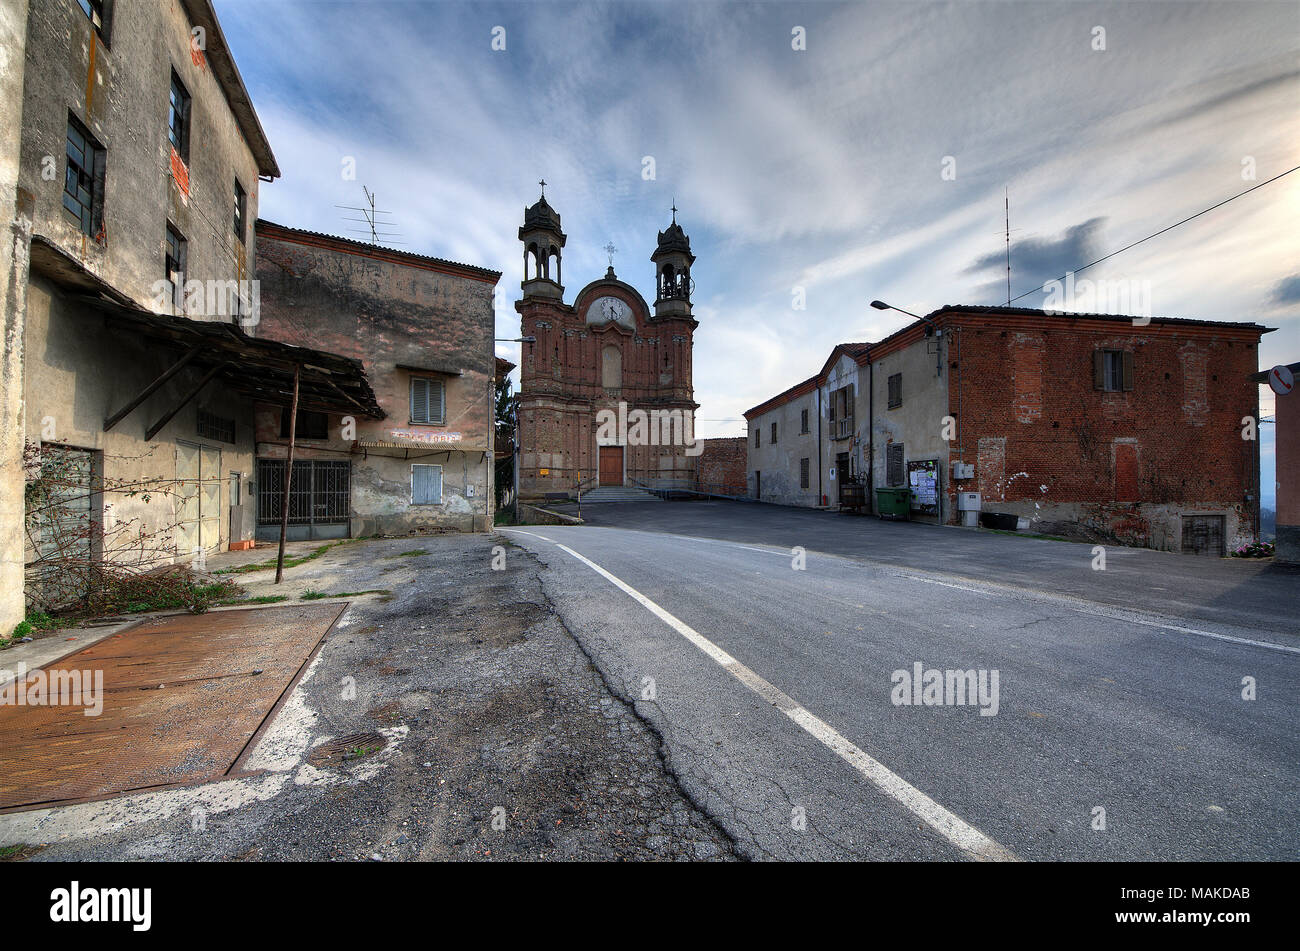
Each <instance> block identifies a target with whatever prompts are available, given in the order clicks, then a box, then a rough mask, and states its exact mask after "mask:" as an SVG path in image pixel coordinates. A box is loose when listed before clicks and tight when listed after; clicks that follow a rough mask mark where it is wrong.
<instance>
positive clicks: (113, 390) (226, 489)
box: [25, 276, 253, 564]
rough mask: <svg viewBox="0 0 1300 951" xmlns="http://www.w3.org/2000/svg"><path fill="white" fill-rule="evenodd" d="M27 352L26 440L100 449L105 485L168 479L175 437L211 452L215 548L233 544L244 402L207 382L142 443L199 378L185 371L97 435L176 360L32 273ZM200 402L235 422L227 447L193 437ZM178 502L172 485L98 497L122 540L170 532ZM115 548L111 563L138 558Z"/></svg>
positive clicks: (248, 437) (185, 556)
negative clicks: (215, 466) (217, 460)
mask: <svg viewBox="0 0 1300 951" xmlns="http://www.w3.org/2000/svg"><path fill="white" fill-rule="evenodd" d="M27 352H28V360H27V367H26V371H27V378H26V413H25V425H26V430H27V432H28V434H29V436H30V438H32V439H39V441H40V442H41V443H42V444H47V443H59V444H62V445H66V446H71V447H75V448H79V449H90V450H96V451H98V452H100V453H102V465H103V475H104V479H105V480H106V482H107V483H110V484H119V483H121V482H123V481H125V482H130V483H136V482H156V481H164V482H166V481H170V480H173V479H175V478H176V477H177V468H176V443H177V441H178V440H184V441H185V442H187V443H190V444H192V445H200V446H207V447H210V448H213V449H216V450H218V451H219V452H220V453H221V464H220V469H219V471H218V472H217V473H215V477H216V478H217V479H218V480H219V481H220V496H219V503H218V508H217V511H216V513H215V515H216V520H217V524H218V528H219V539H220V545H219V546H218V547H220V548H225V547H227V545H228V544H229V542H230V541H232V539H231V537H230V503H231V499H230V485H229V474H230V473H231V472H238V473H240V474H241V477H242V481H243V482H244V484H245V485H247V484H248V482H249V480H250V479H251V478H252V476H253V419H252V411H251V405H250V404H248V403H247V402H245V401H244V400H243V399H242V398H241V397H239V396H236V395H233V394H229V393H224V392H222V391H221V390H220V389H217V388H215V387H212V386H211V385H209V387H208V388H206V389H205V390H204V391H203V392H202V393H201V394H200V395H199V397H198V398H197V399H196V400H194V401H193V402H191V403H190V404H189V405H187V406H186V407H185V408H183V409H182V410H181V411H180V412H179V413H177V414H176V416H175V417H173V418H172V420H171V421H170V422H169V423H167V425H166V426H164V427H163V428H162V429H161V430H160V431H159V432H158V434H157V435H156V436H155V437H154V438H153V439H152V440H151V441H149V442H145V441H144V434H145V430H146V429H147V428H148V427H149V426H150V425H151V424H152V423H153V422H154V421H155V420H157V419H158V418H160V417H161V416H162V415H163V414H164V413H165V412H167V411H169V410H170V409H171V408H172V407H174V406H175V404H176V403H177V402H179V401H180V400H181V399H182V398H183V397H184V396H186V395H187V394H188V393H189V392H190V390H191V389H192V388H193V387H194V385H195V384H196V383H197V382H198V380H199V378H200V377H201V376H202V372H201V371H198V370H183V371H181V372H180V373H178V374H177V375H176V376H175V377H173V378H172V379H171V380H170V381H168V383H167V384H166V385H165V386H163V387H162V388H161V389H160V390H159V391H158V392H156V393H155V394H153V395H152V396H151V397H149V399H147V400H145V402H144V403H142V404H141V405H140V406H139V407H138V408H137V409H135V410H134V411H133V412H132V413H131V414H130V415H129V416H127V417H126V418H125V419H123V420H122V421H121V422H119V423H118V424H117V425H116V426H115V427H114V428H113V429H112V430H110V431H109V432H104V418H105V417H106V416H108V415H109V414H110V413H112V412H114V411H116V410H117V409H119V408H120V407H121V406H122V405H124V404H125V403H126V402H128V401H129V400H130V399H131V398H132V397H134V396H135V395H136V394H137V393H139V392H140V391H141V390H143V389H144V388H145V386H147V385H148V384H149V383H151V382H152V381H153V380H154V379H156V378H157V377H158V376H159V375H160V374H161V373H162V372H163V371H164V370H165V369H167V367H168V366H170V365H171V364H172V363H173V362H174V361H175V355H174V354H172V353H170V352H166V351H162V350H160V349H159V348H158V347H156V346H153V345H151V343H150V341H149V340H147V339H145V338H142V337H137V336H134V335H128V334H122V333H120V332H118V331H116V330H115V329H114V328H113V326H112V325H111V322H109V321H106V320H105V318H103V317H101V316H98V315H94V314H88V313H87V312H86V311H85V309H84V308H83V307H81V306H80V305H77V304H75V303H69V302H68V301H66V300H65V299H64V297H63V296H62V294H61V292H60V291H59V290H58V289H57V288H56V287H55V286H54V285H52V284H50V283H49V282H48V281H46V280H45V279H43V278H41V277H39V276H33V278H32V280H31V284H30V287H29V293H28V296H27ZM200 408H203V409H206V410H209V411H210V412H213V413H215V414H217V415H220V416H223V417H226V418H233V419H234V420H235V443H234V444H230V443H223V442H218V441H215V440H212V439H207V438H203V437H201V436H199V434H198V411H199V409H200ZM177 504H178V503H177V499H176V494H175V489H174V487H171V486H169V487H167V488H166V490H165V491H154V492H152V493H149V497H148V498H146V497H145V495H144V494H136V495H130V494H128V493H127V492H126V491H119V492H110V493H106V494H105V496H104V497H103V499H102V513H103V518H104V522H105V526H106V532H112V531H113V530H114V529H113V526H115V525H117V526H122V525H131V526H132V527H131V528H130V530H129V531H128V532H126V533H124V534H122V535H120V538H121V539H123V540H125V539H126V538H128V537H130V536H131V535H133V534H135V533H136V532H137V531H143V532H154V531H157V530H159V529H162V528H167V527H169V526H172V525H174V524H175V522H176V521H177V517H178V514H177V512H178V510H177ZM205 515H206V513H205ZM237 534H238V536H239V537H237V538H235V539H233V540H235V541H240V540H244V539H248V538H251V537H252V525H251V524H250V523H248V522H245V523H244V524H243V525H241V526H240V527H239V528H238V529H237ZM173 544H174V543H173ZM105 554H107V555H112V554H114V552H113V551H108V552H106V553H105ZM116 554H117V557H116V558H115V559H113V560H116V561H118V562H121V563H125V564H140V563H142V562H141V561H140V559H139V557H138V556H137V555H135V554H133V553H132V552H131V551H130V550H129V549H128V548H126V547H120V548H118V549H116ZM192 555H193V552H191V551H177V552H175V557H174V558H173V557H167V558H163V559H162V563H170V562H171V561H188V560H189V559H190V558H191V557H192Z"/></svg>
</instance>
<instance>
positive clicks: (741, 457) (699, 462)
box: [695, 436, 749, 495]
mask: <svg viewBox="0 0 1300 951" xmlns="http://www.w3.org/2000/svg"><path fill="white" fill-rule="evenodd" d="M703 442H704V451H703V452H702V453H700V455H699V458H697V459H696V460H695V482H696V485H697V486H698V487H699V488H700V489H701V490H702V491H708V492H717V493H720V494H722V495H747V494H748V492H749V487H748V483H747V480H746V478H745V459H746V452H745V437H744V436H732V437H726V438H720V439H705V440H703Z"/></svg>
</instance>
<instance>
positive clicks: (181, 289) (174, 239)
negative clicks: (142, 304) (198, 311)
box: [163, 221, 188, 311]
mask: <svg viewBox="0 0 1300 951" xmlns="http://www.w3.org/2000/svg"><path fill="white" fill-rule="evenodd" d="M187 254H188V252H187V250H186V242H185V239H184V238H182V237H181V233H180V232H179V231H177V230H176V229H175V228H173V227H172V224H171V222H170V221H169V222H168V223H167V251H166V253H165V255H164V258H163V262H164V263H163V269H164V270H163V273H164V274H165V275H166V277H167V285H168V287H170V288H171V293H170V295H169V296H170V299H171V302H172V306H173V307H175V309H176V310H177V311H181V310H184V308H185V296H184V295H185V258H186V256H187Z"/></svg>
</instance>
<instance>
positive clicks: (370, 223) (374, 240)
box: [334, 185, 402, 244]
mask: <svg viewBox="0 0 1300 951" xmlns="http://www.w3.org/2000/svg"><path fill="white" fill-rule="evenodd" d="M361 190H362V191H363V192H365V194H366V204H365V206H359V205H335V206H334V207H335V208H342V209H344V210H345V211H359V212H361V217H360V218H347V217H344V219H343V220H344V221H355V222H357V223H358V224H363V225H365V226H366V227H365V228H348V229H347V230H348V231H351V232H352V233H353V234H358V235H361V236H362V237H363V238H364V237H365V236H366V235H369V236H370V243H371V244H379V239H380V238H383V239H384V244H401V243H402V242H401V241H394V240H393V239H394V238H395V237H400V235H401V232H400V231H387V230H384V229H386V228H392V227H394V226H395V225H396V222H393V221H390V220H387V219H381V218H380V217H379V216H380V215H391V214H392V212H391V211H384V210H383V209H382V208H376V207H375V193H374V192H372V191H371V190H370V189H369V188H367V187H366V186H365V185H362V186H361Z"/></svg>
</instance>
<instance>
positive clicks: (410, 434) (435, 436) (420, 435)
mask: <svg viewBox="0 0 1300 951" xmlns="http://www.w3.org/2000/svg"><path fill="white" fill-rule="evenodd" d="M389 435H390V436H391V437H392V438H394V439H407V440H410V441H411V442H423V443H428V444H430V445H434V446H437V445H443V444H446V443H454V442H460V433H431V432H427V431H422V430H418V429H394V430H392V431H391V432H389Z"/></svg>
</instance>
